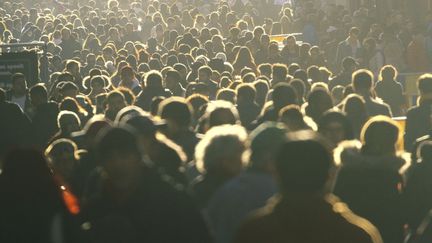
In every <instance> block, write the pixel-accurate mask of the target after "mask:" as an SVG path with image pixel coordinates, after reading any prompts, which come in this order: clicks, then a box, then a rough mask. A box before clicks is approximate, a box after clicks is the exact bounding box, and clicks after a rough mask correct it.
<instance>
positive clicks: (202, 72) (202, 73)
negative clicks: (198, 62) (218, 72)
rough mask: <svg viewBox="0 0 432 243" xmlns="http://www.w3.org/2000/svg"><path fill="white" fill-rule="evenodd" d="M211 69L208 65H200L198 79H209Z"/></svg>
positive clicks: (203, 80)
mask: <svg viewBox="0 0 432 243" xmlns="http://www.w3.org/2000/svg"><path fill="white" fill-rule="evenodd" d="M212 73H213V70H212V69H211V68H210V67H209V66H202V67H200V68H199V69H198V81H200V82H205V81H208V80H210V79H211V76H212Z"/></svg>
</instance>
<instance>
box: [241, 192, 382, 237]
mask: <svg viewBox="0 0 432 243" xmlns="http://www.w3.org/2000/svg"><path fill="white" fill-rule="evenodd" d="M234 242H236V243H243V242H245V243H246V242H247V243H264V242H274V243H291V242H292V243H299V242H300V243H339V242H340V243H343V242H351V243H366V242H370V243H371V242H374V243H378V242H382V241H381V238H380V236H379V233H378V231H377V230H376V229H375V227H373V226H372V225H371V224H370V223H369V222H368V221H366V220H364V219H362V218H360V217H358V216H356V215H355V214H353V213H352V212H351V211H350V210H349V209H348V207H347V206H346V205H345V204H344V203H342V202H340V201H339V200H338V199H337V198H336V197H334V196H327V197H326V198H324V199H323V198H319V197H316V198H314V197H311V198H301V199H300V198H293V199H291V200H290V199H286V200H275V201H273V202H271V203H269V204H268V205H267V206H266V207H265V208H264V209H261V210H260V211H258V212H257V213H256V214H255V215H254V216H253V217H252V218H251V219H249V220H248V221H246V223H245V224H244V226H243V228H242V229H241V230H240V231H239V232H238V236H237V238H236V240H235V241H234Z"/></svg>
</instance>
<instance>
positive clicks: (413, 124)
mask: <svg viewBox="0 0 432 243" xmlns="http://www.w3.org/2000/svg"><path fill="white" fill-rule="evenodd" d="M430 115H431V102H423V103H422V104H420V105H419V106H416V107H413V108H411V109H410V110H408V113H407V119H406V126H405V149H406V150H407V151H412V148H413V144H414V142H415V141H416V139H417V138H420V137H422V136H425V135H427V134H429V131H430V130H431V124H430Z"/></svg>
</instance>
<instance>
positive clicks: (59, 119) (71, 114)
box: [57, 111, 81, 130]
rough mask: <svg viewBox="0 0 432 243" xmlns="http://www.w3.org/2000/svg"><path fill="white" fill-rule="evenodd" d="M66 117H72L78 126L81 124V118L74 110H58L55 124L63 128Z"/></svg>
mask: <svg viewBox="0 0 432 243" xmlns="http://www.w3.org/2000/svg"><path fill="white" fill-rule="evenodd" d="M67 119H74V120H76V122H77V123H78V126H81V120H80V118H79V117H78V115H77V114H76V113H75V112H73V111H60V113H59V114H58V116H57V125H58V127H59V128H60V130H63V129H64V127H65V126H66V120H67Z"/></svg>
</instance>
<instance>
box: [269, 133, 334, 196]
mask: <svg viewBox="0 0 432 243" xmlns="http://www.w3.org/2000/svg"><path fill="white" fill-rule="evenodd" d="M332 165H333V159H332V156H331V154H330V151H329V150H328V149H327V147H326V146H325V145H324V143H323V142H322V141H321V140H320V139H319V138H318V137H317V135H316V134H315V133H312V132H297V133H293V134H291V135H289V136H288V139H287V142H285V143H284V144H283V145H282V146H281V148H280V149H279V152H278V154H277V156H276V163H275V166H276V173H277V174H278V175H279V176H278V178H279V179H280V180H279V183H280V187H281V191H282V193H283V194H284V193H287V194H290V193H293V192H294V193H317V192H322V191H323V190H324V187H325V185H326V182H327V180H328V178H329V171H330V169H331V167H332Z"/></svg>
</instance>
